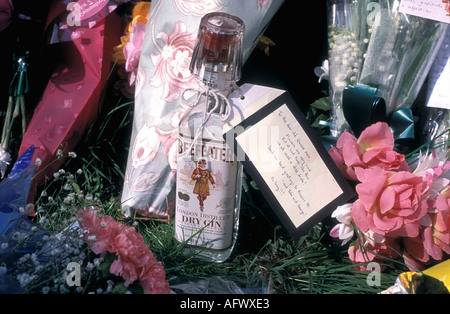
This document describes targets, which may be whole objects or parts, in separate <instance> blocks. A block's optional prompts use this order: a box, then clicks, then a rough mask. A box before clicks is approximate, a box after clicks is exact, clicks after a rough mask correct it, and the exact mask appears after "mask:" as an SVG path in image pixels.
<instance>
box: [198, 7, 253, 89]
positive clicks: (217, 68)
mask: <svg viewBox="0 0 450 314" xmlns="http://www.w3.org/2000/svg"><path fill="white" fill-rule="evenodd" d="M244 32H245V26H244V22H243V21H242V20H241V19H240V18H238V17H237V16H234V15H231V14H228V13H221V12H213V13H209V14H206V15H205V16H204V17H203V18H202V19H201V22H200V26H199V31H198V35H197V43H196V46H195V49H194V52H193V55H192V60H191V64H190V70H191V73H192V74H193V75H194V76H196V77H197V78H198V79H199V80H201V81H202V82H203V83H205V84H207V85H209V86H212V87H214V88H217V89H223V88H227V86H229V85H230V84H232V83H234V82H237V81H239V79H240V78H241V67H242V44H243V39H244Z"/></svg>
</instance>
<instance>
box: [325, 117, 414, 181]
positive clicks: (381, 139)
mask: <svg viewBox="0 0 450 314" xmlns="http://www.w3.org/2000/svg"><path fill="white" fill-rule="evenodd" d="M393 148H394V136H393V134H392V131H391V129H390V128H389V126H388V125H387V124H386V123H384V122H378V123H375V124H373V125H371V126H369V127H368V128H366V129H365V130H364V131H363V132H362V133H361V135H360V136H359V138H358V139H356V137H354V136H353V135H352V134H350V133H348V132H344V133H343V134H342V135H341V136H340V137H339V139H338V141H337V143H336V148H335V147H332V148H331V150H330V155H331V157H332V158H333V160H334V162H335V163H336V165H337V166H338V168H339V169H340V170H341V172H342V173H343V174H344V176H345V177H346V178H347V179H349V180H353V181H357V178H356V174H355V169H357V168H363V169H367V168H372V167H379V168H383V169H386V170H395V171H409V166H408V164H407V162H406V161H405V156H404V155H403V154H399V153H397V152H395V151H393Z"/></svg>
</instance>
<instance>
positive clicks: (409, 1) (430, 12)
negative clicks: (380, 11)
mask: <svg viewBox="0 0 450 314" xmlns="http://www.w3.org/2000/svg"><path fill="white" fill-rule="evenodd" d="M399 11H400V12H402V13H405V14H411V15H415V16H419V17H423V18H426V19H431V20H435V21H439V22H444V23H450V16H448V15H447V13H448V12H447V11H446V10H445V3H443V2H442V0H401V2H400V7H399Z"/></svg>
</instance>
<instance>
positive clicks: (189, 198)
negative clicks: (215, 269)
mask: <svg viewBox="0 0 450 314" xmlns="http://www.w3.org/2000/svg"><path fill="white" fill-rule="evenodd" d="M192 143H193V139H192V138H191V137H190V136H184V135H183V134H181V133H180V134H179V137H178V160H177V169H178V170H177V191H176V192H177V195H176V209H175V234H176V238H177V239H178V240H179V241H180V242H186V243H188V244H189V245H193V246H198V247H203V248H208V249H214V250H224V249H226V248H228V247H229V246H230V245H231V244H232V237H233V224H234V205H235V204H234V200H235V194H236V175H237V169H238V168H237V161H236V160H235V158H234V152H233V151H232V149H231V148H229V147H228V145H227V144H226V142H224V141H214V140H205V141H198V140H197V141H196V142H195V143H194V144H192Z"/></svg>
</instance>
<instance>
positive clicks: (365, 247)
mask: <svg viewBox="0 0 450 314" xmlns="http://www.w3.org/2000/svg"><path fill="white" fill-rule="evenodd" d="M446 132H448V130H447V131H446ZM446 144H447V145H448V142H447V143H446ZM330 155H331V156H332V158H333V160H334V162H335V163H336V165H337V166H338V167H339V169H340V170H341V172H342V173H343V175H344V176H345V177H346V178H347V179H348V180H350V181H352V182H354V183H355V184H356V192H357V194H358V199H357V200H356V201H355V202H354V203H352V204H345V205H343V206H340V207H338V208H337V209H336V210H335V212H334V213H333V214H332V217H334V218H336V219H337V220H338V221H339V224H337V225H336V226H335V227H334V228H333V229H332V230H331V235H332V236H333V237H338V238H339V239H340V240H342V241H343V242H342V244H343V245H344V244H346V243H348V242H350V241H353V242H351V243H350V246H349V249H348V254H349V258H350V259H351V260H352V261H353V263H354V264H355V265H358V264H361V265H358V267H359V268H361V269H365V266H364V265H363V263H367V262H372V261H375V262H379V263H386V262H387V263H388V264H389V262H388V261H393V260H398V259H399V258H402V259H403V261H404V263H405V264H406V265H407V266H408V267H409V268H410V269H411V270H423V269H425V268H426V267H429V266H432V265H434V264H436V263H438V262H441V261H444V260H446V259H448V257H449V254H450V187H449V183H450V161H449V160H448V151H446V148H445V146H444V147H440V148H436V149H434V150H432V151H430V152H427V153H426V154H422V153H419V155H418V157H417V158H413V159H408V161H407V159H406V158H405V155H403V154H400V153H397V152H396V151H395V150H394V137H393V134H392V131H391V129H390V128H389V126H388V125H387V124H386V123H384V122H378V123H376V124H373V125H371V126H369V127H367V128H366V129H365V130H364V131H363V132H362V133H361V135H360V136H359V138H355V137H354V136H353V135H351V134H349V133H347V132H344V133H343V134H342V135H341V136H340V138H339V139H338V141H337V143H336V147H332V148H331V150H330ZM384 266H386V264H385V265H384Z"/></svg>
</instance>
